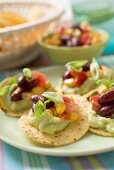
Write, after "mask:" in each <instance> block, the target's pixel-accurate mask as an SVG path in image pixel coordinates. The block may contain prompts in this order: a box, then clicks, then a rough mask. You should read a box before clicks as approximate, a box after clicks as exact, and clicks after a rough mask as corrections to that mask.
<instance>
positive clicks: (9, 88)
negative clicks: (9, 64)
mask: <svg viewBox="0 0 114 170" xmlns="http://www.w3.org/2000/svg"><path fill="white" fill-rule="evenodd" d="M47 90H54V88H53V87H52V85H51V83H50V82H49V81H48V80H47V78H46V76H45V75H44V74H43V73H40V72H38V71H31V70H30V69H29V68H24V69H23V71H22V73H19V74H17V75H14V76H12V77H9V78H6V79H5V80H3V81H2V82H1V83H0V108H1V109H2V110H4V111H5V113H6V114H7V115H10V116H14V117H17V116H20V115H22V114H24V113H26V111H27V110H28V109H30V107H31V106H32V101H31V96H32V95H33V94H41V93H43V92H44V91H47Z"/></svg>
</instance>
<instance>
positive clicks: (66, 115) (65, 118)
mask: <svg viewBox="0 0 114 170" xmlns="http://www.w3.org/2000/svg"><path fill="white" fill-rule="evenodd" d="M58 117H59V118H61V119H63V120H67V119H69V115H68V114H67V113H66V112H64V113H63V114H59V115H58Z"/></svg>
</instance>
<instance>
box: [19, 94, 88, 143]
mask: <svg viewBox="0 0 114 170" xmlns="http://www.w3.org/2000/svg"><path fill="white" fill-rule="evenodd" d="M70 96H72V97H73V98H74V100H75V101H76V103H78V104H79V107H80V108H81V109H80V112H81V116H80V119H79V120H78V121H77V122H74V123H70V124H69V125H68V126H67V127H66V128H65V129H64V130H62V131H60V132H58V133H55V134H54V135H51V134H46V133H42V132H41V131H39V130H38V129H36V128H35V127H34V126H32V125H30V124H29V122H28V120H27V115H23V116H21V118H20V119H19V126H20V128H21V130H22V131H23V132H24V134H25V135H26V136H27V137H28V138H29V139H31V140H32V141H35V142H36V143H37V144H41V145H48V146H61V145H66V144H70V143H73V142H75V141H77V140H79V139H80V138H82V137H83V135H84V134H85V133H86V132H87V131H88V129H89V123H88V118H87V117H86V116H85V115H86V114H85V111H86V109H87V110H88V109H89V107H90V105H89V103H88V101H86V100H85V99H84V98H82V97H80V96H75V95H70ZM82 105H83V106H86V108H85V107H82Z"/></svg>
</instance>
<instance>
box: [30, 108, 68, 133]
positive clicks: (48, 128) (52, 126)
mask: <svg viewBox="0 0 114 170" xmlns="http://www.w3.org/2000/svg"><path fill="white" fill-rule="evenodd" d="M28 121H29V123H30V124H31V125H32V126H35V127H36V128H37V129H39V130H40V131H41V132H45V133H48V134H54V133H56V132H59V131H61V130H63V129H64V128H65V127H66V126H67V125H68V124H69V123H70V122H71V120H62V119H60V118H59V117H54V116H53V115H52V114H51V113H49V112H48V111H47V110H45V111H44V112H43V113H42V114H41V115H40V116H38V117H37V116H34V113H33V112H32V110H31V111H30V113H29V115H28Z"/></svg>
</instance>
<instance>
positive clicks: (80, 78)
mask: <svg viewBox="0 0 114 170" xmlns="http://www.w3.org/2000/svg"><path fill="white" fill-rule="evenodd" d="M87 64H88V63H87V61H86V60H82V61H78V60H77V61H72V62H69V63H67V64H66V67H67V71H66V72H65V73H64V75H63V81H64V84H65V85H66V86H68V87H76V86H80V85H82V84H83V82H84V81H85V80H86V79H87V78H88V76H87V73H86V71H88V69H89V68H88V66H87ZM84 68H85V70H86V71H83V69H84Z"/></svg>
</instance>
